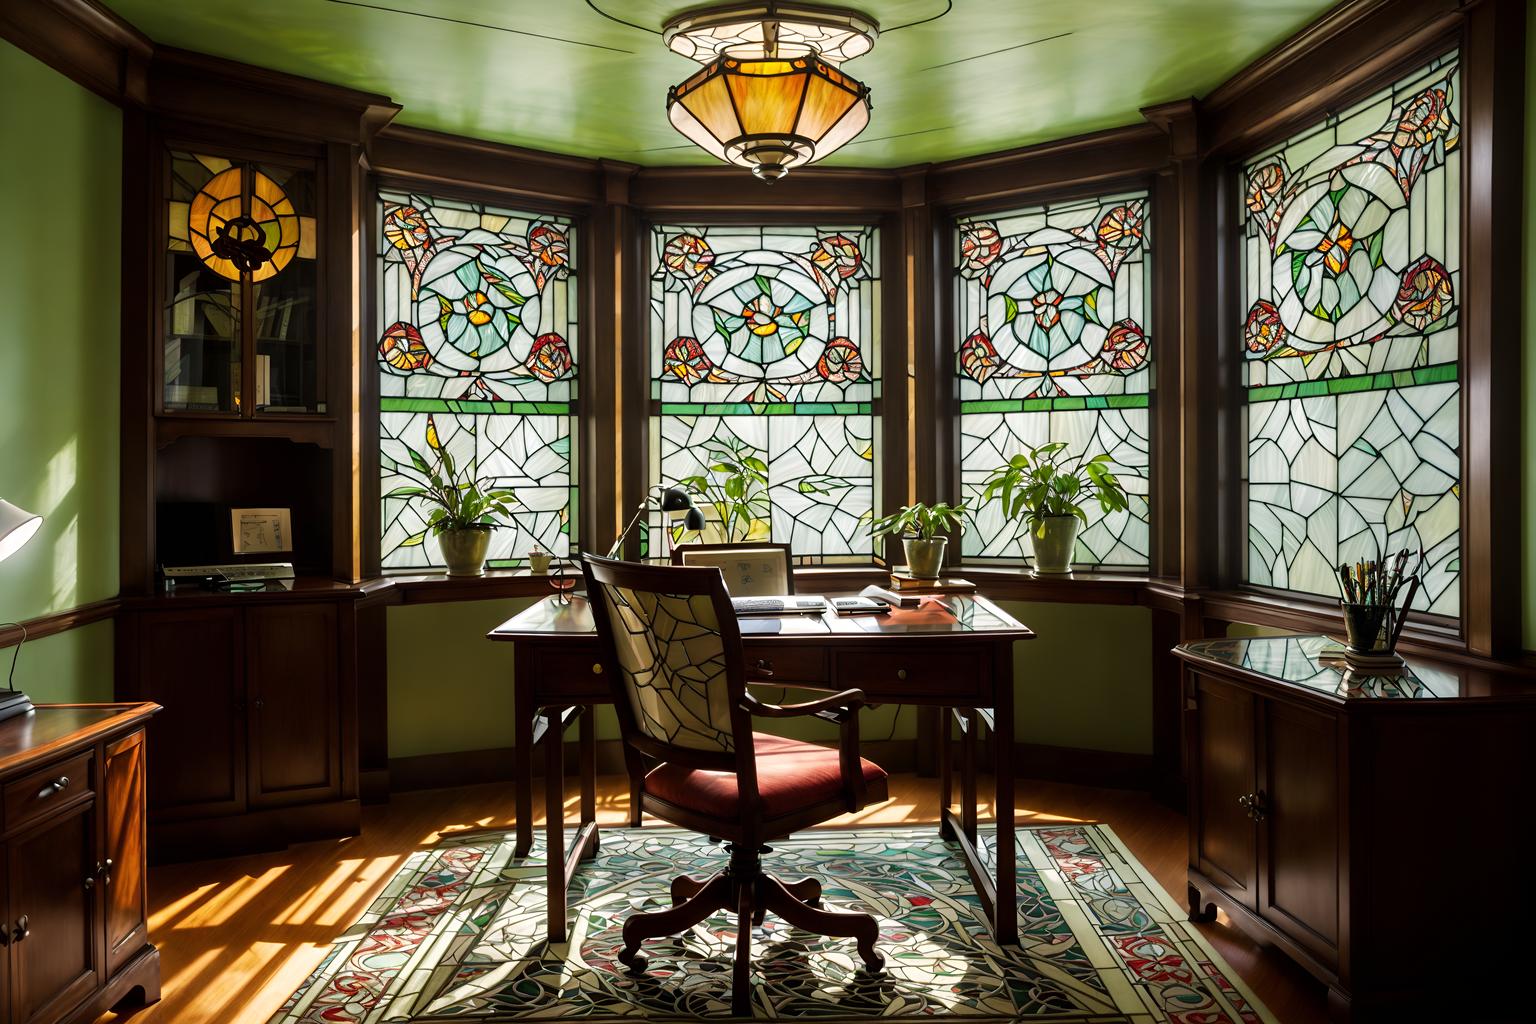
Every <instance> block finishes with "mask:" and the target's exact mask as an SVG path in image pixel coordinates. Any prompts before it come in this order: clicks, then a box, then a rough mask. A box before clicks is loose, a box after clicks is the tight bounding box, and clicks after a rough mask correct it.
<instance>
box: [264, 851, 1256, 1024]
mask: <svg viewBox="0 0 1536 1024" xmlns="http://www.w3.org/2000/svg"><path fill="white" fill-rule="evenodd" d="M1018 841H1019V853H1020V857H1019V892H1018V897H1019V910H1020V932H1021V934H1022V937H1023V941H1022V943H1021V944H1020V945H1019V946H1016V947H999V946H998V945H997V944H996V943H994V942H993V941H992V937H991V934H990V932H989V930H988V928H987V925H986V923H985V919H984V918H983V916H982V911H981V906H980V903H979V901H978V900H977V898H976V895H975V893H974V891H973V890H972V888H971V882H970V879H969V877H968V876H967V874H966V871H965V867H964V864H963V862H962V861H961V860H960V858H959V855H958V851H957V850H956V849H955V848H954V847H952V846H949V845H946V844H945V843H944V842H943V841H942V840H941V839H940V838H939V837H938V835H937V834H936V832H935V830H934V829H933V828H932V827H928V828H864V829H860V830H858V831H831V830H816V831H806V832H802V833H799V834H798V835H796V836H794V837H793V838H790V839H787V840H781V841H779V842H776V843H774V844H773V852H772V853H770V854H768V855H767V856H766V857H765V866H766V867H767V869H768V870H769V871H771V872H773V873H775V874H777V875H779V876H780V877H784V878H793V877H798V876H800V875H814V876H816V877H818V878H820V879H821V880H822V884H823V900H824V903H825V905H826V906H827V907H828V908H829V909H833V910H839V909H841V910H853V911H863V912H867V913H872V914H874V915H875V916H876V917H877V918H879V920H880V922H881V933H880V948H881V951H882V952H883V953H884V954H885V956H886V961H887V967H886V970H885V972H884V973H882V974H881V975H878V976H871V975H868V974H865V973H862V972H861V971H860V970H858V968H859V962H858V960H857V957H856V955H855V951H854V948H853V944H852V942H850V941H848V940H840V939H826V938H822V937H821V936H814V935H810V934H808V933H806V932H803V931H799V930H797V929H793V928H790V927H788V926H787V925H785V924H784V923H783V922H781V921H778V920H777V919H775V918H774V917H772V916H771V915H770V916H769V917H768V919H767V920H766V921H765V922H764V924H763V925H762V926H761V927H760V928H759V929H757V931H756V933H755V935H754V939H753V953H754V957H755V964H754V971H753V981H754V986H755V989H754V1017H755V1018H756V1019H758V1020H816V1021H853V1020H876V1019H879V1020H881V1021H886V1022H901V1021H917V1020H927V1019H931V1018H933V1017H938V1016H953V1017H963V1018H966V1019H967V1020H972V1021H977V1022H985V1021H1004V1020H1006V1021H1051V1022H1058V1024H1132V1022H1134V1024H1165V1022H1166V1024H1223V1022H1231V1024H1275V1022H1274V1018H1273V1017H1271V1016H1270V1015H1269V1013H1268V1012H1267V1011H1266V1010H1265V1009H1264V1008H1263V1006H1261V1005H1260V1004H1259V1002H1258V1001H1257V1000H1256V999H1255V998H1254V997H1253V995H1252V993H1250V992H1249V991H1248V990H1247V988H1246V987H1245V986H1244V985H1243V984H1242V982H1241V981H1239V980H1238V979H1237V978H1236V977H1234V975H1233V974H1232V971H1231V969H1230V968H1228V967H1227V965H1226V964H1224V963H1223V962H1222V961H1221V960H1220V958H1219V957H1218V956H1217V955H1216V953H1215V952H1214V951H1213V950H1212V949H1211V948H1210V946H1209V945H1208V944H1207V943H1206V942H1205V940H1204V939H1203V938H1202V937H1201V936H1200V935H1199V933H1198V932H1197V931H1196V930H1195V929H1194V928H1193V926H1191V925H1189V924H1187V923H1186V922H1185V921H1184V914H1183V911H1182V910H1181V908H1180V907H1179V906H1178V904H1176V903H1175V902H1174V901H1173V900H1172V899H1171V898H1170V897H1169V896H1168V895H1167V894H1166V893H1165V892H1163V890H1162V889H1161V888H1160V887H1159V886H1158V885H1157V883H1156V882H1155V881H1153V880H1152V878H1151V877H1150V875H1149V874H1148V873H1147V871H1146V870H1145V869H1144V868H1143V867H1142V866H1141V865H1140V864H1138V863H1137V862H1136V861H1135V859H1134V858H1132V857H1131V856H1130V854H1129V852H1128V851H1127V850H1126V849H1125V847H1124V846H1123V845H1122V844H1121V842H1120V840H1119V839H1118V838H1117V837H1116V836H1115V835H1114V833H1113V832H1112V831H1110V829H1109V828H1108V827H1107V826H1104V825H1087V824H1067V825H1053V826H1043V827H1035V828H1029V829H1020V830H1019V840H1018ZM724 859H725V857H724V854H723V853H722V851H721V850H720V849H719V848H718V847H714V846H711V845H710V844H709V843H708V842H706V841H705V840H704V839H703V838H702V837H700V836H696V835H694V834H692V833H688V832H684V831H681V830H676V829H670V828H644V829H610V830H606V831H605V832H604V833H603V840H602V850H601V852H600V853H599V854H598V855H597V857H596V859H595V860H593V861H590V862H588V863H586V864H584V865H582V868H581V870H580V871H579V872H578V874H577V877H576V878H575V879H574V880H573V882H572V884H571V900H570V906H571V914H572V918H573V921H574V924H573V927H572V934H571V941H570V942H569V943H565V944H559V945H551V944H548V943H546V942H545V941H544V940H543V938H542V936H543V923H544V908H545V900H544V881H543V877H544V866H543V862H542V860H541V859H540V850H539V848H538V847H535V849H534V851H533V856H530V857H525V858H518V857H515V856H514V855H513V837H512V835H511V834H510V833H502V832H494V833H487V832H481V833H475V834H470V835H465V836H462V837H456V838H451V839H449V840H447V841H445V842H443V843H442V844H440V845H439V846H437V847H434V848H432V849H430V850H423V851H420V852H418V853H417V854H415V855H413V856H412V858H411V859H410V860H409V862H408V863H407V864H406V866H405V867H404V868H403V869H402V870H401V871H400V873H399V874H398V875H397V876H396V877H395V878H394V879H393V880H392V881H391V882H390V884H389V885H388V886H387V887H386V888H385V889H384V890H383V892H381V893H380V894H379V896H378V897H377V898H376V899H375V900H374V901H373V903H372V904H371V905H370V907H369V909H368V911H367V912H366V913H365V914H364V916H363V918H362V920H360V921H359V922H358V923H357V924H355V925H354V926H352V927H351V928H350V929H348V931H347V932H346V933H345V934H344V935H342V936H341V937H340V938H339V939H338V940H337V941H336V943H335V945H334V946H333V948H332V949H331V951H330V953H329V954H328V955H327V956H326V958H325V960H324V962H323V963H322V964H321V965H320V966H319V967H318V968H317V969H316V970H315V972H314V974H313V975H311V977H310V978H309V980H308V981H307V982H305V984H304V986H303V987H302V988H300V989H299V991H298V992H296V993H294V995H293V996H291V997H290V998H289V1000H288V1002H287V1003H286V1004H285V1005H284V1006H283V1008H282V1009H281V1010H280V1011H279V1012H278V1014H277V1015H276V1016H275V1017H274V1018H273V1021H272V1024H311V1022H312V1024H383V1022H389V1021H451V1020H465V1021H549V1020H557V1019H566V1018H577V1019H580V1020H583V1021H596V1022H603V1021H618V1020H625V1021H629V1020H635V1019H642V1018H643V1019H659V1020H693V1019H701V1018H703V1019H726V1018H729V1016H730V1014H729V1007H730V969H731V954H732V949H733V946H734V936H735V924H734V920H733V919H732V918H729V917H727V916H726V915H724V914H721V915H719V916H717V917H714V918H711V919H709V920H708V921H705V922H704V923H703V924H701V925H699V926H698V927H696V928H694V929H693V930H692V931H690V932H688V933H686V934H685V935H683V936H681V937H679V938H676V939H654V940H651V941H650V942H648V943H647V944H646V952H647V953H648V954H649V955H650V963H649V965H648V968H647V972H646V975H645V976H644V977H642V978H634V977H631V976H630V975H628V974H627V973H625V972H624V970H623V968H622V967H621V966H620V965H619V964H618V963H617V962H616V961H615V956H616V954H617V953H618V951H619V948H620V946H621V945H622V943H621V939H620V930H621V928H622V926H623V922H624V918H625V917H627V916H628V915H629V914H631V913H633V912H635V911H637V910H654V909H659V908H662V907H665V906H668V905H670V901H669V899H668V895H667V893H668V885H669V883H670V882H671V880H672V878H674V877H675V876H676V875H678V874H682V873H684V872H687V873H690V874H709V873H711V872H713V871H715V870H718V869H719V867H720V866H721V865H722V864H723V862H724Z"/></svg>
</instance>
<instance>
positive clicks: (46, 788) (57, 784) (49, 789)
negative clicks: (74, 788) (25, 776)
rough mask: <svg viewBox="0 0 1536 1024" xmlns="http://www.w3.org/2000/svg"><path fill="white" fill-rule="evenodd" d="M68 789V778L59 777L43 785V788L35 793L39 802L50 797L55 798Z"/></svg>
mask: <svg viewBox="0 0 1536 1024" xmlns="http://www.w3.org/2000/svg"><path fill="white" fill-rule="evenodd" d="M68 788H69V776H68V775H60V776H59V777H58V778H56V779H54V780H53V781H52V782H48V783H44V785H43V788H42V789H40V790H38V791H37V798H38V799H39V800H46V799H47V798H48V797H50V796H57V795H58V794H60V793H62V792H64V791H65V790H66V789H68Z"/></svg>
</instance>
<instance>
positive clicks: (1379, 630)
mask: <svg viewBox="0 0 1536 1024" xmlns="http://www.w3.org/2000/svg"><path fill="white" fill-rule="evenodd" d="M1340 608H1342V609H1343V612H1344V634H1345V638H1346V640H1347V641H1348V643H1347V646H1348V648H1349V649H1350V650H1351V651H1353V652H1354V653H1356V654H1365V655H1390V654H1392V653H1393V651H1392V631H1393V630H1392V627H1393V626H1394V625H1395V623H1394V622H1393V618H1394V615H1393V610H1392V608H1391V607H1389V606H1387V605H1375V604H1347V603H1341V604H1340Z"/></svg>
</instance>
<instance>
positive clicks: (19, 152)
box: [0, 42, 122, 701]
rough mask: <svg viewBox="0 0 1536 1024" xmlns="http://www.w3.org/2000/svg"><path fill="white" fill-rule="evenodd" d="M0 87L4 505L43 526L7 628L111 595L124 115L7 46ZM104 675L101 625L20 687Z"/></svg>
mask: <svg viewBox="0 0 1536 1024" xmlns="http://www.w3.org/2000/svg"><path fill="white" fill-rule="evenodd" d="M0 82H3V83H4V84H5V93H6V98H5V101H4V102H3V103H0V141H3V145H4V150H5V153H6V155H5V156H4V157H3V158H0V224H4V225H5V235H6V239H7V242H6V244H5V245H3V246H0V338H3V339H4V341H3V342H0V346H3V351H4V353H5V361H4V364H3V366H4V368H3V371H0V453H3V455H0V497H3V498H5V499H7V500H8V501H11V502H13V503H14V504H17V505H20V506H21V507H22V508H25V509H28V510H29V511H32V512H37V513H39V514H41V515H42V516H43V517H44V523H43V528H42V530H41V531H40V532H39V534H38V535H37V536H36V537H34V538H33V540H32V542H31V543H30V544H28V545H27V546H26V547H25V548H23V549H22V550H21V551H19V552H18V553H17V554H15V555H13V556H12V557H11V558H10V559H8V560H7V561H6V562H4V563H3V564H0V621H9V620H20V619H28V618H32V617H34V616H38V615H44V614H47V613H49V612H54V611H59V610H61V609H65V608H70V607H73V606H75V605H80V604H87V603H90V602H92V601H99V600H102V599H103V598H108V597H112V596H114V595H115V594H116V593H117V540H118V514H117V502H118V490H117V488H118V341H119V330H118V323H119V321H118V305H119V304H118V285H119V277H120V257H119V253H120V236H121V220H122V215H121V211H122V114H121V113H120V112H119V110H118V109H117V108H116V107H114V106H113V105H111V104H110V103H107V102H106V101H105V100H102V99H99V98H97V97H96V96H95V95H93V94H92V93H90V92H87V91H86V90H85V89H82V88H81V87H80V86H78V85H76V84H75V83H74V82H72V81H70V80H69V79H67V78H65V77H64V76H63V75H60V74H58V73H57V72H55V71H53V70H51V69H49V68H47V67H45V66H44V65H43V64H41V63H39V62H38V61H36V60H34V59H33V58H31V57H30V56H28V55H27V54H25V53H23V52H21V51H20V50H18V49H16V48H15V47H13V46H11V45H10V44H9V43H5V42H0ZM9 656H10V652H9V651H5V652H0V665H4V666H5V667H6V668H8V667H9V663H8V659H9ZM111 668H112V627H111V625H110V624H101V625H99V626H93V627H89V628H86V629H79V630H74V631H72V632H70V633H66V634H62V635H59V636H56V637H50V638H46V639H44V640H41V641H38V642H37V643H36V644H35V645H34V644H32V643H29V644H27V648H26V650H25V651H24V652H23V653H22V657H21V665H20V667H19V668H18V670H17V674H16V685H17V686H18V687H20V688H22V689H24V690H26V691H27V692H28V693H29V694H31V695H32V697H33V698H34V699H44V698H45V699H48V700H56V701H63V700H86V699H108V698H110V696H111V693H112V682H111V679H112V677H111Z"/></svg>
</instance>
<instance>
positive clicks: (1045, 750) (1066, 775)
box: [1014, 743, 1158, 792]
mask: <svg viewBox="0 0 1536 1024" xmlns="http://www.w3.org/2000/svg"><path fill="white" fill-rule="evenodd" d="M1014 750H1015V751H1016V758H1017V759H1016V760H1015V761H1014V766H1015V770H1016V771H1017V773H1018V777H1019V778H1020V779H1040V780H1043V781H1045V782H1069V783H1075V784H1077V785H1080V786H1104V787H1107V788H1109V789H1138V790H1145V791H1147V792H1151V791H1152V790H1153V788H1154V787H1155V786H1156V785H1157V782H1158V777H1157V774H1156V765H1155V762H1154V761H1153V758H1152V755H1151V754H1126V753H1122V752H1120V751H1117V750H1088V749H1085V748H1083V747H1053V746H1049V745H1047V744H1044V743H1016V744H1014Z"/></svg>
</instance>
